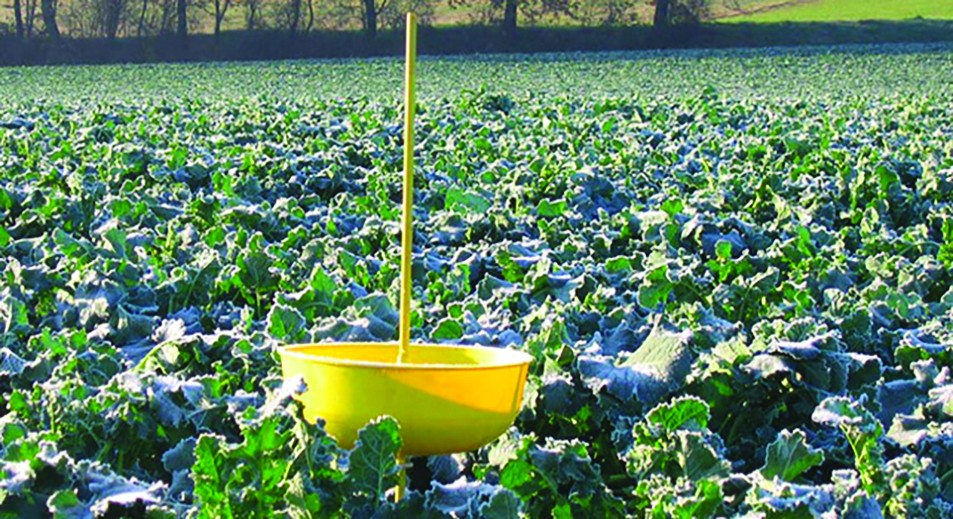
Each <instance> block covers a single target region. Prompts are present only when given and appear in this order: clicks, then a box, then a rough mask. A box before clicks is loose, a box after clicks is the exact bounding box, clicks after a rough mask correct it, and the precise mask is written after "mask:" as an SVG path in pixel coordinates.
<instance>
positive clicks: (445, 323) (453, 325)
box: [431, 318, 463, 341]
mask: <svg viewBox="0 0 953 519" xmlns="http://www.w3.org/2000/svg"><path fill="white" fill-rule="evenodd" d="M431 337H432V338H433V339H434V340H438V341H440V340H453V339H459V338H460V337H463V325H462V324H460V322H459V321H457V320H456V319H451V318H444V319H441V320H440V322H439V323H437V327H436V328H434V331H433V333H432V334H431Z"/></svg>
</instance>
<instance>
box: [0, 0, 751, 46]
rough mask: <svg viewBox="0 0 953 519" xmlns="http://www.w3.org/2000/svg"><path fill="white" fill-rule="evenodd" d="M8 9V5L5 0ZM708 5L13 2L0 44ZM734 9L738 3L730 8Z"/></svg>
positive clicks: (368, 29)
mask: <svg viewBox="0 0 953 519" xmlns="http://www.w3.org/2000/svg"><path fill="white" fill-rule="evenodd" d="M8 1H10V0H8ZM710 1H711V0H593V1H585V0H442V1H441V0H12V3H11V4H9V5H7V6H6V7H7V8H8V9H10V10H12V14H13V23H12V24H7V27H6V28H5V27H4V24H2V23H0V36H2V35H3V33H4V32H8V33H10V35H11V36H14V37H15V38H17V39H21V40H30V39H35V38H49V39H53V40H59V39H60V38H63V37H70V38H105V39H107V40H112V39H115V38H117V37H139V38H141V37H148V36H157V35H158V36H168V35H175V36H179V37H182V38H183V39H184V38H185V37H186V36H187V35H189V34H190V33H195V32H201V33H212V34H213V35H215V36H216V37H217V36H218V35H219V34H220V33H221V32H222V31H223V30H224V29H225V28H226V27H228V28H231V29H237V30H247V31H257V30H280V31H286V32H287V33H288V34H290V36H291V37H294V36H295V35H296V34H299V33H307V32H311V31H313V30H317V29H322V30H343V29H360V30H362V31H363V32H364V34H365V35H366V36H367V37H368V38H370V39H373V38H375V37H376V35H377V32H378V30H379V29H381V28H384V29H389V28H399V27H401V25H402V23H403V13H405V12H407V11H413V12H415V13H417V14H418V17H419V18H420V20H421V23H423V24H429V23H432V21H433V20H434V19H435V17H436V15H437V11H438V9H439V10H441V12H442V13H443V14H444V15H446V13H448V12H449V13H459V14H460V17H461V18H460V20H459V23H479V24H486V25H497V26H499V27H500V28H501V29H502V30H503V32H504V33H505V34H510V35H512V34H515V33H516V32H517V30H518V27H519V25H520V24H533V23H537V22H538V21H540V20H542V19H544V18H547V17H548V18H549V19H551V20H553V19H555V20H561V21H564V22H568V23H575V24H582V25H610V26H613V25H615V26H618V25H629V24H634V23H643V20H644V18H645V17H646V16H647V15H650V16H651V18H650V20H651V23H652V24H653V25H654V26H655V27H659V28H664V27H666V26H668V25H671V24H681V23H691V22H697V21H699V20H700V19H703V18H704V17H705V16H706V15H707V14H708V12H709V11H708V9H709V2H710ZM733 1H735V2H738V1H740V0H733Z"/></svg>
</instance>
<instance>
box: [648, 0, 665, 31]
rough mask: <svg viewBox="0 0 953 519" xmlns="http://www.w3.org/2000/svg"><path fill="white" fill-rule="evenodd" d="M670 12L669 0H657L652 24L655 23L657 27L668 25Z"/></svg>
mask: <svg viewBox="0 0 953 519" xmlns="http://www.w3.org/2000/svg"><path fill="white" fill-rule="evenodd" d="M668 12H669V5H668V0H655V16H654V18H653V23H652V25H654V26H655V28H656V29H661V28H662V27H668V22H669V19H668Z"/></svg>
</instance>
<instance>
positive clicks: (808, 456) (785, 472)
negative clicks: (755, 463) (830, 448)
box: [761, 429, 824, 482]
mask: <svg viewBox="0 0 953 519" xmlns="http://www.w3.org/2000/svg"><path fill="white" fill-rule="evenodd" d="M823 462H824V453H823V452H822V451H820V450H819V449H814V448H813V447H811V446H810V445H808V444H807V440H806V437H805V436H804V432H803V431H801V430H799V429H798V430H795V431H794V432H793V433H792V432H790V431H788V430H783V431H781V432H780V433H778V438H777V439H776V440H774V442H772V443H771V444H770V445H768V448H767V452H766V454H765V459H764V466H762V467H761V475H762V476H764V477H765V478H767V479H773V478H774V477H780V478H781V479H783V480H784V481H792V482H793V481H794V480H795V479H797V477H798V476H800V475H801V474H803V473H804V472H805V471H807V470H808V469H810V468H812V467H816V466H817V465H820V464H821V463H823Z"/></svg>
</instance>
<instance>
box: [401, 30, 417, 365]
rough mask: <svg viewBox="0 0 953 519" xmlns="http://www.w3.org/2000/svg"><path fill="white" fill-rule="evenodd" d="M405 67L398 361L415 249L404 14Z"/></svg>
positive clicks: (410, 70) (413, 39)
mask: <svg viewBox="0 0 953 519" xmlns="http://www.w3.org/2000/svg"><path fill="white" fill-rule="evenodd" d="M406 60H407V61H406V64H405V65H404V72H405V78H404V81H405V85H404V89H405V90H404V218H403V233H402V234H401V245H400V253H401V258H400V328H399V330H400V345H399V346H398V350H397V362H398V363H401V362H403V361H404V357H405V356H406V355H407V348H409V347H410V294H411V289H412V288H413V282H412V279H411V256H412V253H413V247H414V222H413V206H414V74H415V72H416V71H415V68H416V64H417V17H416V16H415V15H414V13H407V49H406Z"/></svg>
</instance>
